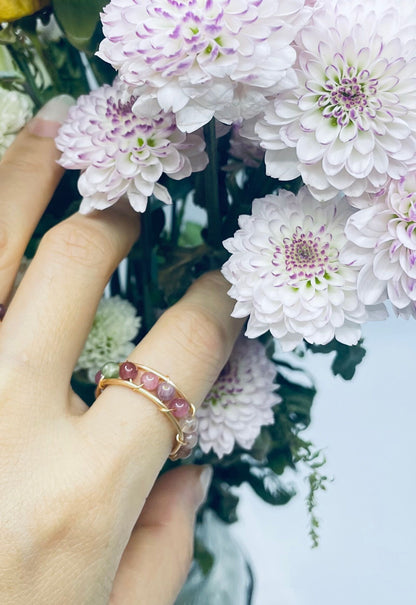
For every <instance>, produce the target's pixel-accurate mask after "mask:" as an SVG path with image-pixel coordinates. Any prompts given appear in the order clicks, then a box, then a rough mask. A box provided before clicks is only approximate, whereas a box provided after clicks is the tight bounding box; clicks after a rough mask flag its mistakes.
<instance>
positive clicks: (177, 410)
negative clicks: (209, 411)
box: [169, 397, 191, 418]
mask: <svg viewBox="0 0 416 605" xmlns="http://www.w3.org/2000/svg"><path fill="white" fill-rule="evenodd" d="M169 409H170V410H171V411H172V414H173V415H174V416H175V418H185V417H186V416H188V414H189V410H190V409H191V407H190V405H189V403H188V402H187V401H186V399H181V398H179V397H177V398H176V399H172V401H170V402H169Z"/></svg>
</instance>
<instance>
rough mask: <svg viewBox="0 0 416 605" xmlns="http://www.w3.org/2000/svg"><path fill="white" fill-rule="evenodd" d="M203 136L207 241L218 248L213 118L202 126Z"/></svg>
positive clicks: (218, 219) (216, 160) (218, 200)
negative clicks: (205, 160) (206, 163)
mask: <svg viewBox="0 0 416 605" xmlns="http://www.w3.org/2000/svg"><path fill="white" fill-rule="evenodd" d="M204 137H205V143H206V151H207V154H208V157H209V164H208V166H207V167H206V169H205V172H204V176H205V196H206V204H207V213H208V237H207V241H208V243H209V244H210V245H211V246H213V247H215V248H218V247H219V246H220V244H221V211H220V195H219V183H218V152H217V137H216V136H215V120H214V118H212V120H211V121H210V122H209V123H208V124H205V126H204Z"/></svg>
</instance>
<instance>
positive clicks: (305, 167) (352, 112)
mask: <svg viewBox="0 0 416 605" xmlns="http://www.w3.org/2000/svg"><path fill="white" fill-rule="evenodd" d="M318 5H319V8H318V9H317V10H316V12H314V15H313V17H312V19H311V20H310V22H309V23H308V24H307V25H306V27H305V28H304V29H303V30H301V32H300V33H299V36H298V37H297V40H296V44H295V47H296V49H297V52H298V60H297V64H296V70H295V71H296V74H297V77H298V86H296V87H294V88H293V90H291V91H287V92H285V93H283V94H281V95H279V96H278V97H277V98H276V99H275V100H274V101H273V102H271V103H270V104H269V106H268V107H267V109H266V111H265V115H264V117H263V118H262V119H261V120H259V121H258V123H257V125H256V132H257V135H258V136H259V137H260V139H261V141H262V145H263V146H264V147H265V149H266V150H267V151H266V166H267V172H268V174H269V175H271V176H273V177H277V178H282V179H292V178H295V177H297V176H299V175H301V176H302V179H303V181H304V182H305V183H306V184H307V185H308V187H309V189H310V191H311V193H312V194H313V195H314V196H315V197H316V198H317V199H321V200H328V199H330V198H332V197H334V195H335V194H336V193H337V192H338V191H343V192H344V193H346V194H347V195H349V196H351V197H357V196H361V195H362V194H363V193H364V192H372V193H374V192H376V191H378V190H379V189H381V188H382V187H384V186H385V184H386V183H387V181H388V180H389V179H390V178H393V179H400V178H401V177H402V176H404V175H405V174H406V173H407V172H408V171H409V169H411V168H413V167H414V166H415V164H416V96H415V94H414V91H415V88H416V38H415V35H414V32H415V31H416V4H414V3H412V2H404V1H400V2H391V1H389V0H365V1H364V0H327V1H325V2H320V3H318Z"/></svg>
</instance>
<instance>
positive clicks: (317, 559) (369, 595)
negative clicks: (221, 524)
mask: <svg viewBox="0 0 416 605" xmlns="http://www.w3.org/2000/svg"><path fill="white" fill-rule="evenodd" d="M363 332H364V346H365V348H366V349H367V354H366V356H365V358H364V359H363V361H362V363H361V364H360V365H359V366H358V367H357V371H356V374H355V376H354V378H353V379H352V380H351V381H347V382H346V381H344V380H342V379H341V378H339V377H334V376H333V375H332V373H331V370H330V365H331V359H332V357H330V356H329V355H316V354H315V355H312V354H308V355H307V358H306V365H307V367H308V368H309V369H310V371H311V373H312V374H313V375H314V376H315V380H316V384H317V387H318V394H317V396H316V399H315V403H314V405H313V408H312V412H313V419H312V423H311V426H310V428H309V429H308V430H307V431H305V433H303V434H302V435H303V436H304V437H307V438H309V439H310V440H311V441H313V443H314V445H315V446H316V447H317V448H322V449H323V450H324V453H325V456H326V458H327V464H326V466H325V467H324V469H323V471H322V472H323V473H324V474H326V475H329V476H330V477H331V478H332V481H331V482H330V483H328V488H327V491H326V492H321V493H320V494H319V501H318V509H317V515H318V517H319V520H320V528H319V534H320V544H319V546H318V548H316V549H311V547H310V539H309V537H308V516H307V511H306V504H305V501H304V499H305V496H306V491H307V485H306V483H305V481H303V480H302V478H301V477H299V476H297V475H295V474H293V475H292V476H290V475H286V478H287V480H288V481H291V482H292V483H293V484H295V485H296V486H297V490H298V494H297V495H296V496H295V497H294V498H293V499H292V501H291V502H290V503H289V504H287V505H286V506H282V507H272V506H270V505H267V504H265V503H264V502H263V501H261V500H260V499H259V498H258V497H257V496H255V495H254V494H253V492H252V491H251V489H250V488H249V487H246V488H245V487H243V488H242V489H241V490H240V493H241V494H242V499H241V502H240V507H239V521H238V523H237V524H234V525H232V526H231V528H232V532H233V535H234V536H235V537H236V539H237V541H238V542H239V544H240V545H242V547H243V550H244V552H245V554H246V555H247V557H248V558H249V560H250V561H251V564H252V567H253V570H254V573H255V582H256V583H255V591H254V599H253V605H318V604H319V605H334V604H336V605H351V604H352V603H353V604H354V605H373V604H377V605H391V604H392V603H400V605H414V604H415V603H416V590H415V579H414V567H415V561H416V557H415V550H416V547H415V544H416V524H415V520H414V517H415V513H414V509H415V502H416V481H415V470H414V467H415V463H416V454H415V445H416V439H415V425H416V397H415V386H414V385H413V383H412V379H413V378H414V377H416V355H415V344H414V341H415V340H416V339H415V337H414V335H415V326H414V320H409V321H405V320H399V319H395V318H391V319H389V320H387V321H384V322H382V323H368V324H366V325H365V326H364V329H363Z"/></svg>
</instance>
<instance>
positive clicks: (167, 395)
mask: <svg viewBox="0 0 416 605" xmlns="http://www.w3.org/2000/svg"><path fill="white" fill-rule="evenodd" d="M174 394H175V387H174V386H173V385H172V384H170V383H169V382H161V383H160V385H159V386H158V387H157V396H158V397H159V399H161V400H162V401H170V400H171V399H172V397H173V396H174Z"/></svg>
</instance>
